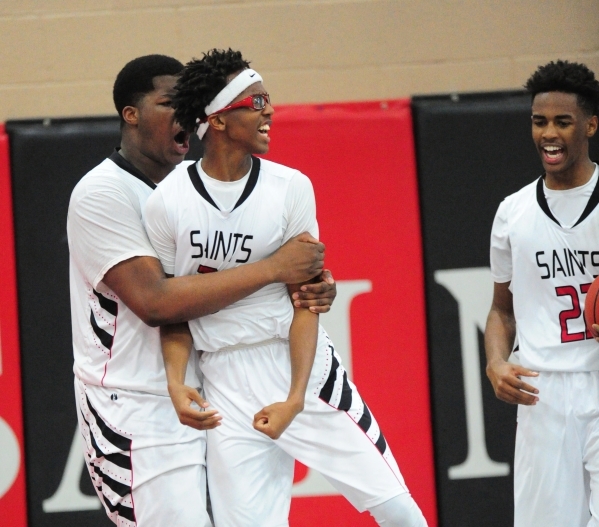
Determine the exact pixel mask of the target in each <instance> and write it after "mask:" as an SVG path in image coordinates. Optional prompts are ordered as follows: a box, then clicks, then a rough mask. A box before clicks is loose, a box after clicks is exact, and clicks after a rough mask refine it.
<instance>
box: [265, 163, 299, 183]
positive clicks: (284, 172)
mask: <svg viewBox="0 0 599 527" xmlns="http://www.w3.org/2000/svg"><path fill="white" fill-rule="evenodd" d="M260 174H261V175H265V176H267V177H273V178H282V179H286V180H289V181H291V180H292V179H293V178H295V177H304V178H306V176H304V174H302V173H301V172H300V171H299V170H296V169H295V168H290V167H288V166H285V165H281V164H280V163H275V162H273V161H269V160H268V159H260ZM306 179H307V178H306Z"/></svg>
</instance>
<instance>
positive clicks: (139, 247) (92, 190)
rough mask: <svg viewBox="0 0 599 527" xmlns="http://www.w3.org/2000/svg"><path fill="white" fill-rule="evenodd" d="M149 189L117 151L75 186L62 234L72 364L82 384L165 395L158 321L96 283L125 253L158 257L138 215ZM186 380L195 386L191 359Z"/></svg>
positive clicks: (143, 178) (129, 255) (146, 180)
mask: <svg viewBox="0 0 599 527" xmlns="http://www.w3.org/2000/svg"><path fill="white" fill-rule="evenodd" d="M184 164H185V165H188V164H189V163H184ZM154 188H155V185H154V184H153V183H152V181H150V180H149V179H148V178H146V177H145V176H144V175H143V174H142V173H141V172H140V171H139V170H137V169H136V168H135V167H134V166H133V165H132V164H131V163H129V162H128V161H126V160H125V159H124V158H123V157H122V156H121V155H120V154H118V153H117V152H115V153H113V154H112V156H110V158H109V159H106V160H104V161H103V162H102V163H100V164H99V165H98V166H97V167H95V168H94V169H93V170H91V171H90V172H88V173H87V174H86V175H85V176H84V177H83V178H82V179H81V181H79V183H78V184H77V186H76V187H75V189H74V190H73V193H72V195H71V200H70V203H69V213H68V218H67V234H68V240H69V252H70V286H71V319H72V328H73V352H74V358H75V365H74V371H75V374H76V375H77V377H79V378H80V379H81V380H82V381H83V382H85V383H86V384H92V385H97V386H104V387H111V388H122V389H127V390H137V391H142V392H149V393H153V394H158V395H168V390H167V387H166V375H165V372H164V364H163V360H162V353H161V347H160V333H159V330H158V328H152V327H150V326H147V325H146V324H145V323H144V322H143V321H142V320H141V319H140V318H138V317H137V315H135V313H133V312H132V311H131V310H130V309H129V308H128V307H127V306H126V305H125V304H124V303H123V302H122V301H121V300H120V299H119V297H118V296H117V295H116V294H115V293H114V291H112V290H110V289H109V288H108V287H107V286H106V285H105V284H104V283H103V282H102V279H103V278H104V275H105V274H106V273H107V272H108V271H109V270H110V269H111V268H112V267H114V266H115V265H116V264H118V263H120V262H123V261H125V260H128V259H129V258H133V257H135V256H151V257H154V258H157V255H156V252H155V251H154V249H153V248H152V245H151V244H150V241H149V240H148V237H147V235H146V233H145V230H144V227H143V221H142V212H143V209H144V205H145V202H146V200H147V198H148V196H149V195H150V194H151V193H152V190H153V189H154ZM186 382H187V383H188V384H189V385H191V386H198V385H199V380H198V378H197V376H196V375H195V372H194V364H193V361H190V366H189V367H188V372H187V378H186Z"/></svg>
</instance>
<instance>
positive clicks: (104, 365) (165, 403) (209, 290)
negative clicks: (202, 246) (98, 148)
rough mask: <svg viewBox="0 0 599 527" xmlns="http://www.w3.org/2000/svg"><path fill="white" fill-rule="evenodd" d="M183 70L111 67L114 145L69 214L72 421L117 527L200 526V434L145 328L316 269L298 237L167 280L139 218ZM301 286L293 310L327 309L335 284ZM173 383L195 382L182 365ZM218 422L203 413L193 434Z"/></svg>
mask: <svg viewBox="0 0 599 527" xmlns="http://www.w3.org/2000/svg"><path fill="white" fill-rule="evenodd" d="M182 69H183V65H182V64H181V63H180V62H179V61H177V60H175V59H173V58H171V57H166V56H163V55H149V56H145V57H140V58H138V59H135V60H133V61H131V62H130V63H128V64H127V65H126V66H125V67H124V68H123V69H122V70H121V72H120V73H119V74H118V76H117V79H116V81H115V84H114V102H115V106H116V109H117V111H118V113H119V116H120V118H121V130H122V138H121V148H120V149H119V150H118V151H115V152H114V153H113V154H112V155H111V156H110V157H109V158H108V159H106V160H104V161H103V162H102V163H100V164H99V165H98V166H97V167H96V168H94V169H93V170H91V171H90V172H89V173H88V174H87V175H86V176H85V177H83V178H82V179H81V181H80V182H79V183H78V184H77V186H76V187H75V189H74V190H73V194H72V196H71V201H70V204H69V213H68V221H67V232H68V240H69V250H70V280H71V283H70V286H71V312H72V324H73V349H74V355H75V366H74V370H75V395H76V401H77V409H78V412H77V415H78V419H79V426H80V429H81V432H82V434H83V437H84V440H85V446H84V448H85V452H84V453H85V460H86V463H87V466H88V469H89V473H90V476H91V478H92V481H93V484H94V487H95V488H96V491H97V493H98V496H99V498H100V499H101V501H102V503H103V504H104V507H105V509H106V513H107V514H108V516H109V518H110V519H111V520H112V521H113V522H114V523H116V524H117V525H119V526H122V527H126V526H137V527H163V526H164V525H176V526H177V527H204V526H206V527H207V526H209V525H211V524H210V520H209V518H208V515H207V513H206V505H205V495H206V494H205V486H204V482H205V471H204V464H205V456H204V452H205V432H203V431H199V430H194V429H193V428H189V427H185V426H182V425H181V424H180V422H179V418H178V416H177V415H176V414H175V412H174V411H173V408H172V405H171V403H170V400H169V399H168V397H166V396H167V395H168V391H167V383H166V375H165V372H164V367H163V361H162V357H161V351H160V340H159V330H158V329H157V328H155V327H150V326H157V325H158V324H161V323H168V322H177V321H181V320H187V319H189V318H194V317H198V316H202V315H204V314H207V313H214V312H215V311H218V310H219V309H224V308H226V306H227V305H229V304H232V303H233V302H236V301H239V300H240V299H242V298H244V297H247V296H248V295H250V294H252V293H254V292H256V291H258V290H260V289H261V288H263V287H265V286H267V285H268V284H271V283H273V282H278V281H281V282H297V281H302V280H307V279H309V278H311V277H314V276H315V275H317V274H320V269H321V268H322V260H323V254H322V253H323V251H324V247H323V246H322V245H321V244H318V243H316V240H314V239H312V238H311V237H310V236H308V235H306V234H304V235H302V236H301V237H299V238H297V239H294V240H292V241H290V242H289V243H287V244H285V245H284V246H283V247H281V249H280V250H279V251H278V252H276V253H274V254H273V255H272V256H270V255H268V256H269V257H268V258H266V259H264V260H262V261H257V260H254V263H251V264H250V265H247V266H245V267H244V268H243V269H241V268H237V269H231V270H229V271H226V272H222V273H217V274H213V275H196V276H188V277H184V278H178V279H167V278H166V277H165V275H164V271H163V269H162V266H161V265H160V261H159V260H158V258H157V257H156V253H155V251H154V249H153V248H152V246H151V245H150V242H149V241H148V238H147V236H146V233H145V231H144V228H143V225H142V210H143V207H144V205H145V202H146V199H147V198H148V196H149V195H150V194H151V193H152V190H153V189H154V188H155V187H156V184H157V183H158V182H160V181H161V180H163V179H164V178H165V177H166V176H167V175H168V174H169V173H170V172H171V171H172V170H173V169H174V168H175V166H176V165H177V164H179V163H181V162H182V161H183V158H184V156H185V154H186V153H187V151H188V149H189V143H188V138H189V135H188V134H187V133H186V132H184V131H183V130H182V128H181V126H179V125H178V124H177V123H175V122H174V120H173V108H172V106H171V100H172V96H173V94H174V86H175V82H176V81H177V77H178V75H179V74H180V73H181V70H182ZM186 164H189V162H187V163H186ZM298 233H299V232H298ZM243 243H244V242H243V241H242V244H243ZM329 278H330V277H329ZM305 288H306V289H308V291H306V292H303V291H299V292H298V293H296V295H298V296H299V295H302V296H304V297H305V298H303V299H302V298H298V299H297V300H296V302H298V303H302V304H303V305H304V306H311V307H310V309H313V310H315V311H319V310H321V311H322V312H324V311H327V310H328V306H329V305H330V303H331V297H332V296H334V285H332V284H327V283H318V284H311V285H309V286H305ZM310 289H311V291H310ZM316 296H318V297H319V298H315V297H316ZM319 305H320V306H321V307H318V306H319ZM184 376H185V378H186V380H187V382H188V383H190V384H191V385H192V386H193V387H194V388H195V387H197V386H198V385H199V380H198V378H197V376H196V373H195V371H194V369H193V368H192V367H190V368H189V369H188V370H187V372H186V373H184ZM195 393H196V397H197V398H198V399H199V394H198V393H197V391H196V392H195ZM218 420H219V419H218V417H217V416H215V415H214V414H213V413H212V412H204V414H203V415H202V416H201V418H200V419H198V420H195V421H194V423H195V424H196V427H197V428H199V429H200V430H202V429H204V428H208V427H210V426H216V425H217V424H218ZM134 474H135V478H134V477H133V475H134Z"/></svg>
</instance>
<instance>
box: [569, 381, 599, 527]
mask: <svg viewBox="0 0 599 527" xmlns="http://www.w3.org/2000/svg"><path fill="white" fill-rule="evenodd" d="M572 377H573V385H574V389H575V392H574V394H573V398H572V399H573V400H574V401H575V402H576V415H577V420H578V422H579V423H580V425H581V426H580V431H579V436H580V438H581V442H582V451H583V462H584V467H585V469H586V470H585V476H587V481H586V483H587V484H586V488H587V492H588V493H589V494H590V497H589V500H588V501H589V509H590V513H591V518H590V520H589V522H588V524H586V525H587V527H599V404H598V401H599V372H597V371H592V372H584V373H575V374H572Z"/></svg>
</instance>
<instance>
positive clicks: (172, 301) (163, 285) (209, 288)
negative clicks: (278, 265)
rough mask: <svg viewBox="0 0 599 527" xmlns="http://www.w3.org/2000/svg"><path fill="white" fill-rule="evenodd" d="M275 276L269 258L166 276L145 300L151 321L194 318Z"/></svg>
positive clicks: (268, 281) (271, 279)
mask: <svg viewBox="0 0 599 527" xmlns="http://www.w3.org/2000/svg"><path fill="white" fill-rule="evenodd" d="M275 280H276V276H275V274H274V273H273V272H272V269H271V267H270V266H269V264H268V262H267V261H266V260H261V261H259V262H255V263H252V264H247V265H243V266H239V267H235V268H233V269H226V270H224V271H218V272H215V273H207V274H196V275H191V276H181V277H177V278H163V279H162V280H160V282H159V283H158V284H157V287H156V290H155V291H154V294H153V295H152V296H151V298H150V299H149V301H148V302H147V303H146V309H147V317H148V319H149V321H150V325H154V326H156V325H164V324H174V323H179V322H184V321H187V320H193V319H195V318H199V317H203V316H205V315H209V314H211V313H215V312H217V311H220V310H221V309H223V308H225V307H227V306H229V305H231V304H234V303H235V302H237V301H239V300H241V299H242V298H245V297H247V296H249V295H251V294H252V293H255V292H256V291H258V290H259V289H261V288H263V287H265V286H267V285H269V284H271V283H273V282H274V281H275Z"/></svg>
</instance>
